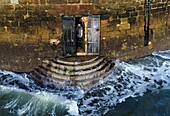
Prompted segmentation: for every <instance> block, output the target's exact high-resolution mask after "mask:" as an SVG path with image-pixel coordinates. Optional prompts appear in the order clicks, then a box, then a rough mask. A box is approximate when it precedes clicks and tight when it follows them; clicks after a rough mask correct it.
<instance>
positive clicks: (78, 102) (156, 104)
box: [0, 50, 170, 116]
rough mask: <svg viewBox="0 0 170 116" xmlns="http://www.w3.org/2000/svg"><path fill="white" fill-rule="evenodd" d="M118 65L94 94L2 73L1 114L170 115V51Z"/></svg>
mask: <svg viewBox="0 0 170 116" xmlns="http://www.w3.org/2000/svg"><path fill="white" fill-rule="evenodd" d="M115 63H116V66H115V68H114V69H113V71H112V74H110V75H109V76H108V77H107V78H106V79H104V80H101V81H100V83H101V86H99V87H96V88H93V89H91V90H82V89H80V88H79V87H69V86H67V87H63V86H61V85H54V84H53V83H45V86H44V87H42V86H41V87H40V86H39V85H36V84H35V82H34V81H33V80H31V77H30V75H29V74H24V73H22V74H17V73H14V72H9V71H4V70H0V116H56V115H58V116H62V115H68V116H69V115H73V116H74V115H76V116H78V115H80V116H87V115H88V116H101V115H105V116H169V115H170V50H167V51H162V52H157V53H153V55H151V56H148V57H145V58H141V59H138V60H135V61H131V62H119V61H118V60H117V61H115Z"/></svg>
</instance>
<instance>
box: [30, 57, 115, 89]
mask: <svg viewBox="0 0 170 116" xmlns="http://www.w3.org/2000/svg"><path fill="white" fill-rule="evenodd" d="M113 65H114V63H113V62H112V61H111V60H108V59H106V58H104V57H101V56H98V57H95V58H93V59H91V60H88V61H79V62H77V61H64V60H62V59H56V60H55V59H51V60H44V61H43V62H42V64H41V65H40V66H38V67H37V68H35V69H34V70H33V71H32V72H31V73H32V75H33V76H32V77H33V78H34V79H35V80H36V81H38V82H40V83H44V82H45V81H50V82H55V83H59V84H64V85H79V86H81V87H82V88H91V87H95V86H97V85H98V82H99V81H100V80H101V79H103V78H105V77H106V76H107V75H108V74H109V73H110V72H111V69H112V68H113Z"/></svg>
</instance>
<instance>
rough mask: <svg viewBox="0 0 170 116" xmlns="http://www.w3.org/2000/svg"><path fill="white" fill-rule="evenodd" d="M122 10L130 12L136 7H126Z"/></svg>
mask: <svg viewBox="0 0 170 116" xmlns="http://www.w3.org/2000/svg"><path fill="white" fill-rule="evenodd" d="M124 10H125V11H126V12H131V11H135V10H136V8H135V7H126V8H125V9H124Z"/></svg>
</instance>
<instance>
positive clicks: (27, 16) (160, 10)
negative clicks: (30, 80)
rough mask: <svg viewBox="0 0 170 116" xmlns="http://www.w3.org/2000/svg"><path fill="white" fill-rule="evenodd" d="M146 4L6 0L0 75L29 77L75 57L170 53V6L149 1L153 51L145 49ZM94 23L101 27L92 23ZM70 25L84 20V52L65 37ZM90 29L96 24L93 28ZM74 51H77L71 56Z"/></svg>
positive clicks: (133, 0) (1, 15)
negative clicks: (44, 65)
mask: <svg viewBox="0 0 170 116" xmlns="http://www.w3.org/2000/svg"><path fill="white" fill-rule="evenodd" d="M144 2H145V0H122V1H120V0H114V1H113V0H1V1H0V42H1V49H0V57H1V60H0V69H8V70H15V71H30V70H31V69H32V68H34V67H36V66H37V65H38V64H40V63H41V62H42V61H43V60H44V59H46V58H47V59H48V58H55V57H61V56H64V55H67V54H70V53H72V54H75V55H90V54H91V55H92V54H93V55H94V54H96V55H103V56H105V57H109V58H113V59H117V58H118V59H121V60H129V59H134V58H139V57H142V56H145V55H148V54H150V53H152V52H153V51H158V50H164V49H168V48H170V45H169V43H170V42H169V28H170V26H169V24H170V15H169V12H170V1H168V0H151V1H150V5H151V10H150V30H149V32H150V39H149V41H150V42H151V43H152V47H150V48H148V47H144V23H145V22H144ZM95 17H97V18H95ZM90 18H92V19H96V21H95V20H91V23H90V22H89V21H90V20H89V19H90ZM68 19H70V22H72V27H73V28H72V29H73V30H74V29H75V28H76V24H77V21H78V20H79V19H81V20H82V21H83V23H84V24H83V25H84V27H83V28H84V37H83V42H82V44H81V45H82V46H83V47H82V49H75V48H74V47H75V45H76V44H75V42H76V41H75V38H74V37H72V39H70V40H69V39H68V38H65V37H64V36H66V35H67V34H68V33H70V32H71V31H70V29H71V28H70V27H69V25H66V23H67V21H68ZM94 22H98V23H94ZM99 22H100V23H99ZM69 24H70V23H69ZM89 24H93V25H92V27H90V26H89ZM94 32H95V33H96V35H95V33H94ZM90 33H92V35H90ZM92 36H96V37H97V38H96V37H95V39H96V40H94V38H92V41H90V37H92ZM64 38H65V39H64ZM72 40H73V41H72ZM69 41H70V42H69ZM71 42H72V44H70V43H71ZM50 43H51V44H50ZM160 43H161V44H160ZM68 48H69V49H68ZM70 48H71V49H72V50H73V51H69V50H70ZM25 64H28V65H26V66H25Z"/></svg>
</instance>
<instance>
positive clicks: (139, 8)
mask: <svg viewBox="0 0 170 116" xmlns="http://www.w3.org/2000/svg"><path fill="white" fill-rule="evenodd" d="M136 9H137V10H144V6H143V5H140V6H138V7H137V8H136Z"/></svg>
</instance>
